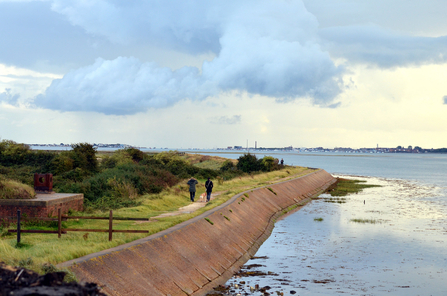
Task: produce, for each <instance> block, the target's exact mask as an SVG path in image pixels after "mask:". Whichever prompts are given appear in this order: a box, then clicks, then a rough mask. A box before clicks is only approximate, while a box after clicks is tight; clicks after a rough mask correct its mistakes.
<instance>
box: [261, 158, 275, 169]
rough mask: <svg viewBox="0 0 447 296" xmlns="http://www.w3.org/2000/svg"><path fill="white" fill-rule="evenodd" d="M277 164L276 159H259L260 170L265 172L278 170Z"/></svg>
mask: <svg viewBox="0 0 447 296" xmlns="http://www.w3.org/2000/svg"><path fill="white" fill-rule="evenodd" d="M278 163H279V161H278V159H277V158H274V157H272V156H264V157H263V158H261V159H260V168H261V170H263V171H265V172H271V171H274V170H278V169H279V166H278Z"/></svg>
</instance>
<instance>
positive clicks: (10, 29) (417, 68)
mask: <svg viewBox="0 0 447 296" xmlns="http://www.w3.org/2000/svg"><path fill="white" fill-rule="evenodd" d="M445 15H447V5H445V0H427V1H420V0H405V1H404V0H394V1H384V0H363V1H358V0H245V1H234V0H225V1H219V0H216V1H209V0H191V1H188V0H170V1H166V0H164V1H161V0H147V1H144V0H140V1H136V0H128V1H120V0H88V1H86V0H39V1H37V0H0V138H1V139H8V140H13V141H16V142H20V143H41V144H45V143H46V144H52V143H68V144H72V143H79V142H88V143H124V144H129V145H134V146H139V147H167V148H171V149H181V148H183V149H185V148H205V149H206V148H222V147H228V146H235V145H237V146H244V147H245V146H246V145H247V142H248V144H249V146H251V147H253V146H255V141H256V142H257V146H258V147H285V146H293V147H317V146H323V147H329V148H332V147H352V148H362V147H376V146H377V145H379V147H396V146H404V147H407V146H410V145H412V146H420V147H423V148H441V147H447V116H446V115H447V83H446V80H447V21H446V19H445Z"/></svg>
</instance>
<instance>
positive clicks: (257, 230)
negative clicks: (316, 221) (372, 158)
mask: <svg viewBox="0 0 447 296" xmlns="http://www.w3.org/2000/svg"><path fill="white" fill-rule="evenodd" d="M334 182H335V179H334V178H333V177H332V176H331V175H330V174H329V173H327V172H326V171H324V170H319V171H316V172H314V173H311V174H309V175H306V176H304V177H300V178H297V179H294V180H291V181H287V182H283V183H278V184H275V185H270V186H268V187H269V188H271V189H272V190H273V192H272V191H271V190H269V189H268V187H264V188H258V189H255V190H252V191H247V192H246V194H248V197H247V196H245V195H244V194H243V193H241V194H238V195H236V196H234V197H233V198H232V199H231V200H229V201H228V202H226V203H225V204H223V205H221V206H219V207H216V208H214V209H213V210H210V211H208V212H206V213H204V214H202V215H200V216H198V217H195V218H194V219H191V220H188V221H186V222H184V223H181V224H179V225H176V226H175V227H172V228H170V229H167V230H165V231H162V232H160V233H157V234H154V235H151V236H149V237H146V238H143V239H139V240H137V241H134V242H132V243H128V244H125V245H121V246H119V247H116V248H113V249H109V250H105V251H102V252H99V253H95V254H91V255H88V256H85V257H82V258H78V259H75V260H71V261H68V262H65V263H63V264H60V265H59V266H58V267H69V269H70V270H71V271H73V272H74V273H75V274H76V276H77V277H78V279H79V280H80V281H88V282H96V283H98V284H99V285H101V286H104V292H106V293H107V294H110V295H152V296H156V295H171V296H175V295H182V296H185V295H194V296H196V295H205V294H206V293H207V292H209V291H210V290H212V288H213V287H215V286H217V285H218V284H222V283H224V282H226V281H227V280H228V279H229V278H230V277H231V276H232V275H233V274H234V273H235V272H236V271H238V270H239V268H240V267H241V266H242V265H243V264H244V263H245V262H247V261H248V259H250V257H251V256H253V255H254V254H255V253H256V251H257V250H258V248H259V247H260V246H261V245H262V243H263V242H264V241H265V240H266V239H267V238H268V237H269V236H270V233H271V231H272V229H273V226H274V221H275V219H276V218H277V217H279V216H280V215H281V213H282V210H283V209H285V208H288V207H289V206H292V205H294V204H302V203H304V202H306V200H308V199H310V198H311V197H312V196H316V195H318V194H320V193H321V192H322V191H324V190H325V189H326V188H327V187H328V186H330V185H331V184H333V183H334ZM274 193H276V194H274ZM205 218H206V219H205ZM211 223H212V224H211Z"/></svg>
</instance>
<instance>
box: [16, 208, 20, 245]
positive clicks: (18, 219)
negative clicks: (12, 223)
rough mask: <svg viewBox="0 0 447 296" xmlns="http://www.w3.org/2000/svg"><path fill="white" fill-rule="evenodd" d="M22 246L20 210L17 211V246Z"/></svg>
mask: <svg viewBox="0 0 447 296" xmlns="http://www.w3.org/2000/svg"><path fill="white" fill-rule="evenodd" d="M18 244H20V210H17V245H18Z"/></svg>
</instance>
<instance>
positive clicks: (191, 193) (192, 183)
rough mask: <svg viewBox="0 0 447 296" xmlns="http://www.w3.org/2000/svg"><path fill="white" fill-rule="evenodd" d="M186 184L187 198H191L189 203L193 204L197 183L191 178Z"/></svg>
mask: <svg viewBox="0 0 447 296" xmlns="http://www.w3.org/2000/svg"><path fill="white" fill-rule="evenodd" d="M186 184H188V185H189V196H190V197H191V201H192V202H194V197H195V196H196V185H197V184H199V182H197V180H196V179H194V178H193V177H191V179H189V181H188V182H186Z"/></svg>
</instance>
